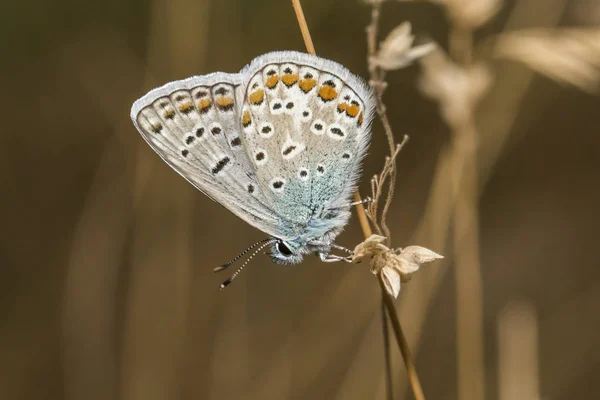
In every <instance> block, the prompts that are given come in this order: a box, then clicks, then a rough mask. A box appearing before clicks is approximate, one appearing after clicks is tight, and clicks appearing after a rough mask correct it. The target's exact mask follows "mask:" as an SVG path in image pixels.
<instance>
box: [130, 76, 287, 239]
mask: <svg viewBox="0 0 600 400" xmlns="http://www.w3.org/2000/svg"><path fill="white" fill-rule="evenodd" d="M241 79H242V77H241V76H240V75H239V74H224V73H215V74H210V75H204V76H199V77H192V78H189V79H186V80H182V81H176V82H172V83H169V84H167V85H165V86H163V87H161V88H157V89H154V90H152V91H151V92H149V93H148V94H146V95H145V96H144V97H142V98H141V99H139V100H137V101H136V102H135V103H134V105H133V107H132V110H131V118H132V120H133V122H134V124H135V126H136V127H137V129H138V130H139V132H140V133H141V134H142V136H143V138H144V139H145V140H146V142H147V143H148V144H149V145H150V146H151V147H152V149H154V151H156V153H158V155H159V156H160V157H161V158H162V159H163V160H164V161H165V162H166V163H167V164H169V165H170V166H171V167H172V168H173V169H174V170H175V171H177V172H178V173H179V174H180V175H181V176H183V177H184V178H185V179H186V180H188V181H189V182H190V183H191V184H192V185H194V186H195V187H196V188H197V189H199V190H200V191H201V192H203V193H205V194H206V195H207V196H209V197H210V198H211V199H213V200H215V201H217V202H218V203H220V204H222V205H223V206H225V207H226V208H228V209H229V210H231V211H232V212H233V213H234V214H236V215H237V216H238V217H240V218H242V219H243V220H245V221H246V222H248V223H249V224H251V225H253V226H255V227H257V228H259V229H261V230H263V231H264V232H266V233H268V234H271V235H276V234H277V233H278V230H277V226H278V222H277V221H278V220H277V218H276V214H275V212H274V210H273V209H272V208H269V206H268V204H269V202H268V201H266V199H264V198H263V194H262V192H261V191H260V190H258V187H257V184H256V182H257V177H256V175H255V172H254V165H253V164H252V163H250V160H249V159H248V157H247V155H246V152H245V151H244V149H243V144H242V138H241V129H240V123H239V121H240V118H239V115H240V110H239V108H240V107H239V104H240V102H239V99H241V96H242V93H243V92H242V87H241Z"/></svg>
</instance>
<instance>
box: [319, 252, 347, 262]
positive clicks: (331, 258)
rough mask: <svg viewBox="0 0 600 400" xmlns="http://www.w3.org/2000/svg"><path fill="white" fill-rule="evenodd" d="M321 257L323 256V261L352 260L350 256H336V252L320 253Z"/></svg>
mask: <svg viewBox="0 0 600 400" xmlns="http://www.w3.org/2000/svg"><path fill="white" fill-rule="evenodd" d="M319 258H321V261H323V262H338V261H345V262H348V263H351V262H352V259H351V258H350V257H341V256H336V255H334V254H325V253H319Z"/></svg>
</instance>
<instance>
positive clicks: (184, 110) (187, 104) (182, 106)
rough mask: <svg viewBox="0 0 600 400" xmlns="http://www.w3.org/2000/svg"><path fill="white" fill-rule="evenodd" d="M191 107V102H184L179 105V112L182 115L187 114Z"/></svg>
mask: <svg viewBox="0 0 600 400" xmlns="http://www.w3.org/2000/svg"><path fill="white" fill-rule="evenodd" d="M193 106H194V105H193V104H192V102H191V101H186V102H185V103H183V104H180V105H179V111H181V112H182V113H184V114H187V113H188V112H190V110H191V109H192V107H193Z"/></svg>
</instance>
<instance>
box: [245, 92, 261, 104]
mask: <svg viewBox="0 0 600 400" xmlns="http://www.w3.org/2000/svg"><path fill="white" fill-rule="evenodd" d="M264 99H265V91H264V90H262V89H259V90H257V91H256V92H253V93H250V96H248V100H250V103H252V104H254V105H259V104H262V102H263V100H264Z"/></svg>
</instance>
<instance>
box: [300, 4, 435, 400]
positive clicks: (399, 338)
mask: <svg viewBox="0 0 600 400" xmlns="http://www.w3.org/2000/svg"><path fill="white" fill-rule="evenodd" d="M292 5H293V6H294V11H295V13H296V18H297V20H298V25H299V26H300V31H301V32H302V37H303V39H304V45H305V46H306V50H307V51H308V52H309V53H310V54H313V55H316V52H315V48H314V46H313V44H312V39H311V36H310V31H309V29H308V25H307V24H306V19H305V18H304V13H303V11H302V4H301V2H300V0H292ZM375 7H377V13H379V8H380V5H379V4H376V5H374V8H375ZM376 20H377V21H378V20H379V15H376ZM368 29H369V28H367V31H368ZM376 29H377V24H376V25H375V28H374V32H373V38H376V37H377V31H376ZM374 40H375V39H373V41H374ZM375 46H376V43H375V42H373V49H372V53H373V54H374V47H375ZM369 64H370V63H369ZM377 75H378V77H379V78H381V79H383V75H382V74H377ZM382 93H383V88H382V89H381V92H379V93H378V96H377V98H378V100H377V108H378V113H379V115H380V117H381V116H382V115H383V117H384V118H385V120H383V119H382V122H383V124H384V129H385V130H386V136H387V138H388V144H389V145H390V152H391V153H392V156H393V157H394V158H395V154H394V153H395V152H394V149H395V146H394V139H393V134H392V130H391V126H390V124H389V121H388V119H387V115H386V114H385V106H384V105H383V102H382V101H381V94H382ZM380 111H381V112H380ZM396 154H397V153H396ZM392 165H393V166H392V168H393V169H395V163H394V162H393V160H392ZM394 177H395V174H394ZM354 201H356V202H360V201H361V198H360V194H359V193H358V191H357V192H355V193H354ZM356 211H357V214H358V220H359V222H360V226H361V228H362V231H363V234H364V236H365V238H368V237H369V236H371V235H372V231H371V227H370V225H369V220H368V218H367V214H366V212H365V209H364V207H363V206H362V205H360V204H359V205H357V206H356ZM373 217H374V218H375V216H373ZM379 284H380V286H381V290H382V293H383V296H382V297H383V303H384V306H385V308H386V309H387V312H388V315H389V316H390V320H391V322H392V328H393V331H394V337H395V338H396V342H397V343H398V348H399V349H400V353H401V354H402V358H403V360H404V364H405V365H406V370H407V372H408V378H409V381H410V384H411V387H412V390H413V393H414V395H415V399H416V400H424V399H425V396H424V395H423V389H422V388H421V383H420V382H419V376H418V375H417V371H416V369H415V367H414V363H413V360H412V357H411V354H410V349H409V348H408V342H407V341H406V338H405V337H404V333H403V332H402V329H401V326H400V320H399V319H398V314H397V312H396V306H395V304H394V301H393V300H392V298H391V297H390V296H389V295H388V294H387V292H386V290H385V287H384V286H383V282H382V281H381V278H380V279H379Z"/></svg>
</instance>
